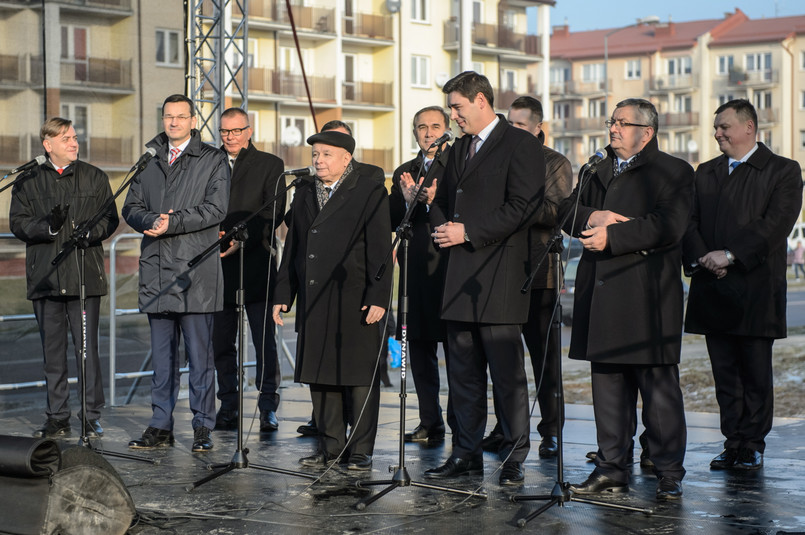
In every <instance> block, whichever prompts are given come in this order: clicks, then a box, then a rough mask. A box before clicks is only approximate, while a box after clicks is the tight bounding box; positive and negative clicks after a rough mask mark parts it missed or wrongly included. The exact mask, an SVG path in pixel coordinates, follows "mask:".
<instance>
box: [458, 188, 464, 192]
mask: <svg viewBox="0 0 805 535" xmlns="http://www.w3.org/2000/svg"><path fill="white" fill-rule="evenodd" d="M456 193H464V190H463V189H461V188H458V189H457V190H456Z"/></svg>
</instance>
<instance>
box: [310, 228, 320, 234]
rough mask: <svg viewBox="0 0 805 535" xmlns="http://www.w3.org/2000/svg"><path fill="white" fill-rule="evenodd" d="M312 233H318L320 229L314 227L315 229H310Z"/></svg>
mask: <svg viewBox="0 0 805 535" xmlns="http://www.w3.org/2000/svg"><path fill="white" fill-rule="evenodd" d="M310 233H311V234H318V233H319V229H315V228H314V229H310Z"/></svg>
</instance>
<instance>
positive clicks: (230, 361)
mask: <svg viewBox="0 0 805 535" xmlns="http://www.w3.org/2000/svg"><path fill="white" fill-rule="evenodd" d="M218 131H219V132H220V134H221V141H222V142H223V146H222V147H221V148H222V149H223V151H224V152H226V154H227V159H228V161H229V166H230V167H231V169H232V180H231V183H230V187H229V211H228V212H227V215H226V219H224V222H223V223H221V233H222V234H223V233H224V232H226V231H229V230H230V229H231V228H232V227H233V226H235V225H236V224H237V223H239V222H240V221H242V220H243V219H245V218H246V217H249V216H250V215H251V214H253V213H255V212H257V211H258V210H260V209H261V208H263V205H264V204H265V203H266V202H268V201H269V200H270V199H271V198H272V197H274V196H275V195H276V194H277V192H280V191H282V190H283V189H284V184H278V180H279V177H280V175H281V174H282V171H283V170H284V163H283V161H282V160H281V159H280V158H278V157H276V156H274V155H273V154H268V153H266V152H262V151H260V150H257V148H256V147H255V146H254V145H253V144H252V142H251V137H252V127H251V126H250V125H249V115H248V114H247V113H246V112H245V111H244V110H242V109H241V108H229V109H228V110H226V111H224V113H223V114H222V115H221V128H220V129H219V130H218ZM284 213H285V196H284V195H282V196H281V197H280V198H279V199H277V201H276V203H271V204H270V205H268V206H266V207H265V208H263V209H262V210H261V211H260V212H259V213H258V214H257V215H256V216H254V217H253V218H252V219H250V220H249V222H248V224H247V228H246V231H247V236H246V238H245V241H244V245H245V248H244V251H243V267H244V269H243V288H244V301H245V306H246V314H247V315H248V318H249V327H250V328H251V332H252V343H254V348H255V355H256V360H257V376H256V377H257V379H256V385H257V389H258V390H259V391H260V395H259V397H258V399H257V406H258V408H259V409H260V431H261V432H263V433H266V432H272V431H276V430H277V427H278V423H277V406H278V405H279V394H277V388H278V387H279V383H280V379H281V375H280V368H279V362H278V360H277V344H276V340H275V339H274V322H273V320H271V319H270V317H269V316H270V315H269V314H267V313H266V312H267V311H268V310H269V309H268V306H269V305H268V303H269V302H270V301H271V298H272V294H273V286H274V282H275V280H276V278H277V268H276V264H275V263H274V259H273V258H272V256H271V236H272V235H273V234H274V230H275V229H276V227H277V225H278V224H279V223H281V222H282V217H283V215H284ZM223 249H224V250H223V252H221V267H222V268H223V270H224V309H223V310H221V311H219V312H216V313H215V322H214V328H213V337H212V343H213V348H214V350H215V369H216V371H217V372H218V399H219V400H221V407H220V408H219V409H218V414H217V415H216V417H215V429H216V430H218V429H237V425H238V423H239V415H238V374H237V371H238V370H237V356H238V352H237V349H236V346H235V340H236V339H237V334H238V328H239V325H238V314H237V302H236V299H235V297H236V296H235V293H236V291H237V289H238V287H239V283H240V280H239V279H240V269H239V266H240V260H239V257H240V253H239V252H238V242H236V241H232V242H230V243H229V244H227V245H224V247H223ZM242 357H243V358H245V357H246V348H244V350H243V355H242Z"/></svg>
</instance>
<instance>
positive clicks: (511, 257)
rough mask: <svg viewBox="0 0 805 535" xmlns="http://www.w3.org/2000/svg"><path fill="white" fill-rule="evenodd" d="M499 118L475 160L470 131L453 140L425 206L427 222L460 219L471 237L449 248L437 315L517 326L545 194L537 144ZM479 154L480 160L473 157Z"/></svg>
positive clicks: (523, 315) (524, 311) (523, 312)
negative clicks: (531, 238) (533, 229)
mask: <svg viewBox="0 0 805 535" xmlns="http://www.w3.org/2000/svg"><path fill="white" fill-rule="evenodd" d="M498 118H499V119H500V122H499V123H498V124H497V126H495V128H494V129H493V130H492V132H491V133H490V135H489V137H488V138H487V139H486V140H485V141H484V143H483V145H481V148H480V149H478V153H477V155H476V157H475V158H472V159H471V160H469V161H467V160H466V158H467V153H468V151H469V145H470V142H471V136H468V135H465V136H462V137H461V138H460V139H458V140H457V141H456V143H455V145H454V146H453V148H452V150H451V151H450V156H449V158H448V160H447V169H446V171H445V175H444V178H443V180H442V182H440V183H439V185H438V188H437V190H436V198H435V199H434V202H433V204H432V205H431V209H430V221H431V224H432V225H434V226H437V225H441V224H442V223H444V222H445V221H448V220H449V221H453V222H456V223H463V224H464V229H465V231H466V233H467V235H468V236H469V239H470V241H469V242H465V243H463V244H461V245H456V246H453V247H450V248H448V262H447V272H446V277H445V284H444V292H443V299H442V319H445V320H452V321H465V322H472V323H488V324H508V325H516V324H523V323H525V322H526V320H527V319H528V307H529V297H530V296H529V295H528V293H527V292H526V293H525V294H524V293H522V292H521V291H520V288H521V287H522V285H523V283H524V282H525V281H526V279H527V278H528V274H529V267H530V262H529V251H528V240H527V235H528V226H529V225H530V224H531V223H532V219H533V216H534V212H535V209H536V206H538V205H539V204H540V203H541V202H542V200H543V195H544V191H545V160H544V156H543V152H542V144H541V143H540V142H539V140H538V139H537V138H536V137H535V136H534V135H532V134H531V133H529V132H526V131H525V130H520V129H518V128H515V127H513V126H511V125H509V124H508V123H507V122H506V119H505V118H504V117H503V116H502V115H499V116H498ZM481 155H483V157H479V156H481Z"/></svg>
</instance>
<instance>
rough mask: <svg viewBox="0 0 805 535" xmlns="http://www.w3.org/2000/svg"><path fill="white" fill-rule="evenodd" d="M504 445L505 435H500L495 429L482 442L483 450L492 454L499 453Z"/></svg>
mask: <svg viewBox="0 0 805 535" xmlns="http://www.w3.org/2000/svg"><path fill="white" fill-rule="evenodd" d="M502 443H503V433H498V432H496V431H495V430H494V429H493V430H492V432H491V433H489V436H487V437H485V438H484V439H483V440H482V441H481V449H482V450H484V451H488V452H491V453H497V452H498V450H499V449H500V445H501V444H502Z"/></svg>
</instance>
